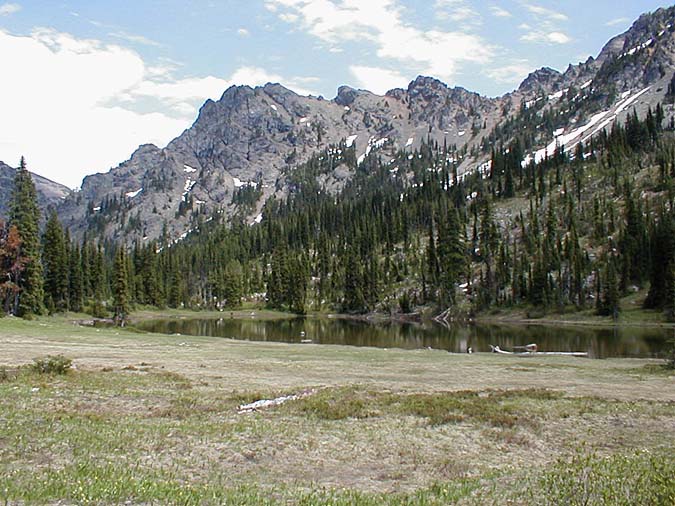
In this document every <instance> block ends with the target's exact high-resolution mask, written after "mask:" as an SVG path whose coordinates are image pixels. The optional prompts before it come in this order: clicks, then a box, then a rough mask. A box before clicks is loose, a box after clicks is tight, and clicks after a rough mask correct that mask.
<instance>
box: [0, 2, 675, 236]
mask: <svg viewBox="0 0 675 506" xmlns="http://www.w3.org/2000/svg"><path fill="white" fill-rule="evenodd" d="M674 26H675V7H671V8H668V9H659V10H658V11H656V12H655V13H652V14H648V15H644V16H642V17H640V18H639V19H638V20H637V21H636V22H635V24H634V25H633V27H632V28H631V29H630V30H629V31H627V32H626V33H624V34H622V35H619V36H617V37H615V38H613V39H612V40H611V41H609V42H608V43H607V45H606V46H605V47H604V48H603V49H602V51H601V52H600V54H599V55H598V57H597V58H589V59H588V60H587V61H586V62H583V63H580V64H578V65H570V66H569V67H568V68H567V69H566V70H565V72H563V73H561V72H558V71H556V70H553V69H550V68H542V69H539V70H537V71H535V72H533V73H532V74H530V75H529V76H528V77H527V79H525V81H523V83H522V84H521V85H520V87H519V88H518V89H517V90H515V91H514V92H512V93H509V94H507V95H505V96H503V97H499V98H486V97H482V96H480V95H478V94H476V93H471V92H469V91H467V90H465V89H463V88H451V87H448V86H447V85H445V84H444V83H442V82H441V81H439V80H437V79H433V78H430V77H422V76H420V77H418V78H417V79H415V80H414V81H413V82H411V83H410V85H409V86H408V88H407V89H394V90H391V91H389V92H388V93H387V94H385V95H384V96H378V95H375V94H373V93H370V92H368V91H365V90H356V89H353V88H350V87H348V86H343V87H340V89H339V90H338V93H337V96H336V97H335V99H333V100H325V99H323V98H322V97H303V96H299V95H297V94H295V93H293V92H292V91H290V90H288V89H286V88H284V87H283V86H281V85H279V84H267V85H266V86H263V87H257V88H251V87H248V86H238V87H234V86H233V87H231V88H229V89H227V90H226V91H225V92H224V93H223V95H222V97H221V98H220V100H218V101H212V100H208V101H207V102H206V103H205V104H204V105H203V106H202V108H201V110H200V111H199V115H198V117H197V119H196V121H195V122H194V124H193V125H192V126H191V127H190V128H189V129H187V130H186V131H185V132H183V134H182V135H180V136H179V137H177V138H176V139H174V140H173V141H172V142H171V143H169V145H168V146H167V147H166V148H163V149H160V148H158V147H156V146H152V145H144V146H141V147H139V148H138V149H137V150H136V152H134V153H133V154H132V156H131V158H130V159H129V160H127V161H126V162H123V163H122V164H120V165H119V166H118V167H117V168H114V169H112V170H111V171H110V172H108V173H106V174H96V175H92V176H88V177H87V178H85V179H84V181H83V183H82V190H81V191H80V192H78V193H74V194H72V195H70V196H69V197H68V198H67V199H66V200H65V202H64V203H63V205H61V206H60V212H61V215H62V219H63V221H64V223H65V224H66V225H68V226H69V227H70V228H71V231H72V232H73V233H74V234H75V235H79V236H81V235H82V234H83V233H84V232H85V231H86V230H91V231H92V232H93V233H96V234H101V235H102V236H105V237H111V238H115V239H124V240H126V241H132V240H136V239H141V240H143V239H153V238H158V237H160V236H161V235H164V234H166V235H167V236H168V237H167V239H170V240H175V239H176V238H179V237H181V236H183V234H185V232H186V231H187V230H190V229H192V228H194V227H195V226H197V225H198V223H199V222H201V221H204V220H207V219H210V218H211V217H213V216H231V215H233V214H234V213H235V212H236V211H237V209H236V205H235V204H233V197H234V196H235V194H236V193H237V192H241V191H242V189H243V188H246V187H248V188H249V189H250V188H255V190H256V192H258V193H257V194H256V195H257V197H258V200H257V203H256V204H255V205H254V206H253V209H252V211H247V215H246V217H245V219H246V220H247V221H248V222H249V223H250V222H252V221H253V220H254V218H255V216H256V215H257V214H258V213H259V212H260V209H261V207H262V205H263V203H264V201H265V200H266V199H267V198H268V197H270V196H272V195H278V196H283V195H285V194H286V193H287V192H288V186H287V183H286V179H285V177H284V174H285V173H286V172H287V171H288V169H290V168H292V167H294V166H296V165H298V164H299V163H302V162H303V161H305V160H307V159H308V158H309V157H310V156H312V154H314V153H317V152H319V151H321V150H323V149H325V148H327V147H328V146H330V145H336V144H338V143H340V142H341V141H346V143H347V144H348V145H354V146H356V154H357V156H362V155H363V154H364V153H365V152H366V151H369V150H371V149H375V148H374V147H373V146H375V145H377V146H382V147H381V148H380V149H382V150H383V151H384V152H386V151H387V150H388V151H389V152H393V151H395V150H410V151H412V150H414V149H416V148H418V147H419V146H420V144H421V142H423V141H431V142H439V143H443V142H445V143H447V144H448V145H455V146H457V147H458V148H459V149H461V148H463V147H466V148H467V149H466V151H467V153H468V154H467V155H464V156H463V157H462V158H461V160H460V167H459V170H460V172H462V171H466V170H474V169H475V168H476V167H477V166H478V165H480V164H481V163H483V162H485V158H486V157H485V155H480V154H479V155H476V156H472V155H471V153H472V150H473V153H474V155H475V153H477V152H478V148H479V147H481V145H483V147H484V145H485V143H486V142H488V141H489V142H491V143H504V144H506V143H508V142H509V140H510V138H509V137H508V136H509V135H511V136H512V135H513V131H511V132H510V133H503V132H502V133H500V134H499V135H501V137H499V136H497V137H495V136H493V137H490V134H491V132H493V131H494V128H495V127H497V126H499V125H503V124H505V122H506V121H507V120H511V119H514V118H515V117H516V116H517V114H518V113H519V111H520V110H521V109H522V108H523V107H536V110H537V114H539V115H543V114H545V113H546V112H547V111H550V112H552V113H553V114H551V115H550V116H551V117H553V118H554V120H553V121H554V122H557V123H556V124H554V125H552V126H551V125H549V127H548V128H549V130H547V131H542V132H538V133H537V134H536V136H535V138H534V139H533V141H534V143H535V144H537V145H539V146H542V145H547V144H548V143H549V142H550V141H551V136H552V135H553V131H554V129H555V131H557V132H560V131H564V132H565V133H567V132H569V131H570V130H573V129H574V128H576V127H578V126H579V125H583V124H584V122H586V121H587V120H588V118H589V117H590V116H591V115H592V114H597V113H598V111H601V112H602V111H607V114H608V117H611V118H612V120H613V119H615V118H618V119H619V120H622V118H623V116H622V115H625V114H626V113H627V112H630V110H632V107H636V108H637V109H638V111H639V112H642V110H644V109H646V108H647V107H648V106H654V105H655V104H656V103H657V102H659V101H662V100H663V96H664V94H665V90H666V89H667V82H668V81H669V80H670V79H671V78H672V76H673V72H674V71H675V37H674V35H673V32H674V31H675V28H673V27H674ZM647 87H649V89H647ZM640 91H643V94H641V95H640V96H639V100H637V97H636V100H635V101H632V102H631V105H630V107H631V109H628V108H627V107H624V108H622V107H616V105H617V104H620V103H621V102H620V101H621V100H623V99H625V98H626V97H630V96H632V95H631V94H635V93H638V92H640ZM613 107H614V108H613ZM599 124H601V123H599ZM558 135H559V134H558ZM384 139H386V142H385V141H384ZM322 177H323V176H322ZM350 177H351V173H350V172H349V170H348V168H346V167H345V166H340V167H338V168H336V171H335V174H333V175H329V176H325V177H323V179H322V181H321V183H322V184H324V186H325V187H326V189H327V190H329V191H338V190H339V188H341V187H342V186H343V185H344V182H345V181H347V180H348V179H349V178H350ZM2 201H6V199H2Z"/></svg>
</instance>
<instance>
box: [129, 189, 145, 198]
mask: <svg viewBox="0 0 675 506" xmlns="http://www.w3.org/2000/svg"><path fill="white" fill-rule="evenodd" d="M142 191H143V188H139V189H138V190H136V191H135V192H127V193H125V194H124V195H126V196H127V198H130V199H133V198H134V197H137V196H138V195H139V194H140V193H141V192H142Z"/></svg>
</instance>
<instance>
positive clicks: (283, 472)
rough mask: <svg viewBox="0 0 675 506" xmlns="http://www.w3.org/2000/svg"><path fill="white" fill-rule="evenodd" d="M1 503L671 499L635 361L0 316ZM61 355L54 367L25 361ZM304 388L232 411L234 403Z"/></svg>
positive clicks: (665, 454) (672, 486) (658, 418)
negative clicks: (287, 340)
mask: <svg viewBox="0 0 675 506" xmlns="http://www.w3.org/2000/svg"><path fill="white" fill-rule="evenodd" d="M0 346H1V347H2V353H0V504H125V503H126V504H183V505H193V504H194V505H202V504H204V505H206V504H237V505H249V504H250V505H258V504H263V505H277V504H278V505H288V504H293V505H295V504H297V505H320V504H326V505H348V504H349V505H351V504H355V505H360V504H362V505H379V504H388V505H420V506H421V505H445V504H476V505H478V504H626V505H628V504H631V505H632V504H673V503H675V443H674V441H675V376H674V375H673V374H672V372H669V371H667V370H665V369H664V368H663V367H662V366H661V363H660V362H658V361H653V360H637V359H612V360H588V359H578V358H570V357H527V358H524V357H513V356H503V355H493V354H473V355H453V354H449V353H447V352H443V351H431V350H417V351H403V350H395V349H386V350H385V349H374V348H351V347H338V346H316V345H311V344H308V345H289V344H283V343H255V342H239V341H231V340H226V339H219V338H202V337H188V336H162V335H152V334H142V333H137V332H133V331H131V330H122V329H114V328H109V329H96V328H91V327H81V326H77V325H73V324H72V323H70V322H69V321H68V320H66V319H62V318H43V319H38V320H35V321H32V322H25V321H22V320H18V319H15V318H4V319H0ZM47 355H50V356H55V355H63V356H65V357H67V358H69V359H71V360H72V363H73V367H72V369H70V370H69V371H68V372H67V373H66V374H55V373H49V372H44V371H38V370H37V369H36V368H35V367H33V364H34V359H35V358H37V357H44V356H47ZM293 394H302V396H301V398H298V399H295V400H290V401H288V402H286V403H284V404H282V405H279V406H274V407H269V408H265V409H260V410H258V411H256V412H252V413H239V412H238V407H239V406H240V405H242V404H246V403H249V402H253V401H256V400H260V399H274V398H277V397H280V396H284V395H293Z"/></svg>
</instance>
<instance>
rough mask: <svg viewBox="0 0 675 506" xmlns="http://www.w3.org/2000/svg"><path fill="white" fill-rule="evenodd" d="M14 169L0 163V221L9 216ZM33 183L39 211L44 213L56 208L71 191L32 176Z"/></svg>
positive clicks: (45, 179)
mask: <svg viewBox="0 0 675 506" xmlns="http://www.w3.org/2000/svg"><path fill="white" fill-rule="evenodd" d="M15 173H16V169H15V168H12V167H10V166H9V165H7V164H5V163H3V162H0V219H1V220H6V219H7V217H8V216H9V205H10V201H11V198H12V191H13V188H14V176H15ZM31 175H32V176H33V182H34V183H35V189H36V191H37V196H38V204H39V205H40V209H42V210H43V211H46V210H47V209H49V208H56V207H58V206H60V205H61V204H62V203H63V200H64V199H65V198H66V197H67V196H68V195H70V193H71V190H70V189H69V188H67V187H65V186H63V185H62V184H59V183H55V182H54V181H50V180H49V179H47V178H44V177H42V176H38V175H37V174H32V173H31Z"/></svg>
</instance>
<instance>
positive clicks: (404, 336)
mask: <svg viewBox="0 0 675 506" xmlns="http://www.w3.org/2000/svg"><path fill="white" fill-rule="evenodd" d="M135 327H136V328H138V329H140V330H144V331H147V332H155V333H162V334H183V335H192V336H215V337H226V338H231V339H243V340H249V341H277V342H285V343H300V342H302V341H308V340H311V342H312V343H316V344H340V345H349V346H373V347H379V348H404V349H416V348H434V349H441V350H448V351H450V352H455V353H465V352H466V350H467V348H468V347H471V348H473V350H474V351H490V345H499V346H500V347H501V348H502V349H507V350H511V349H512V347H513V346H522V345H525V344H528V343H537V345H538V347H539V351H583V352H588V353H589V356H590V357H592V358H609V357H643V358H646V357H660V356H663V353H664V351H665V350H666V347H667V341H668V339H669V338H671V337H674V336H675V331H674V330H672V329H659V328H616V329H611V328H609V329H597V328H581V327H567V326H562V327H560V326H559V327H556V326H543V325H475V326H455V327H450V328H447V327H444V326H441V325H437V324H435V323H425V324H417V323H393V322H392V323H377V324H372V323H367V322H362V321H355V320H347V319H338V318H295V319H290V320H275V321H262V320H255V319H251V320H238V319H230V318H228V317H224V318H215V319H203V318H202V319H197V318H195V319H168V320H148V321H143V322H138V323H137V324H135Z"/></svg>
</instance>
